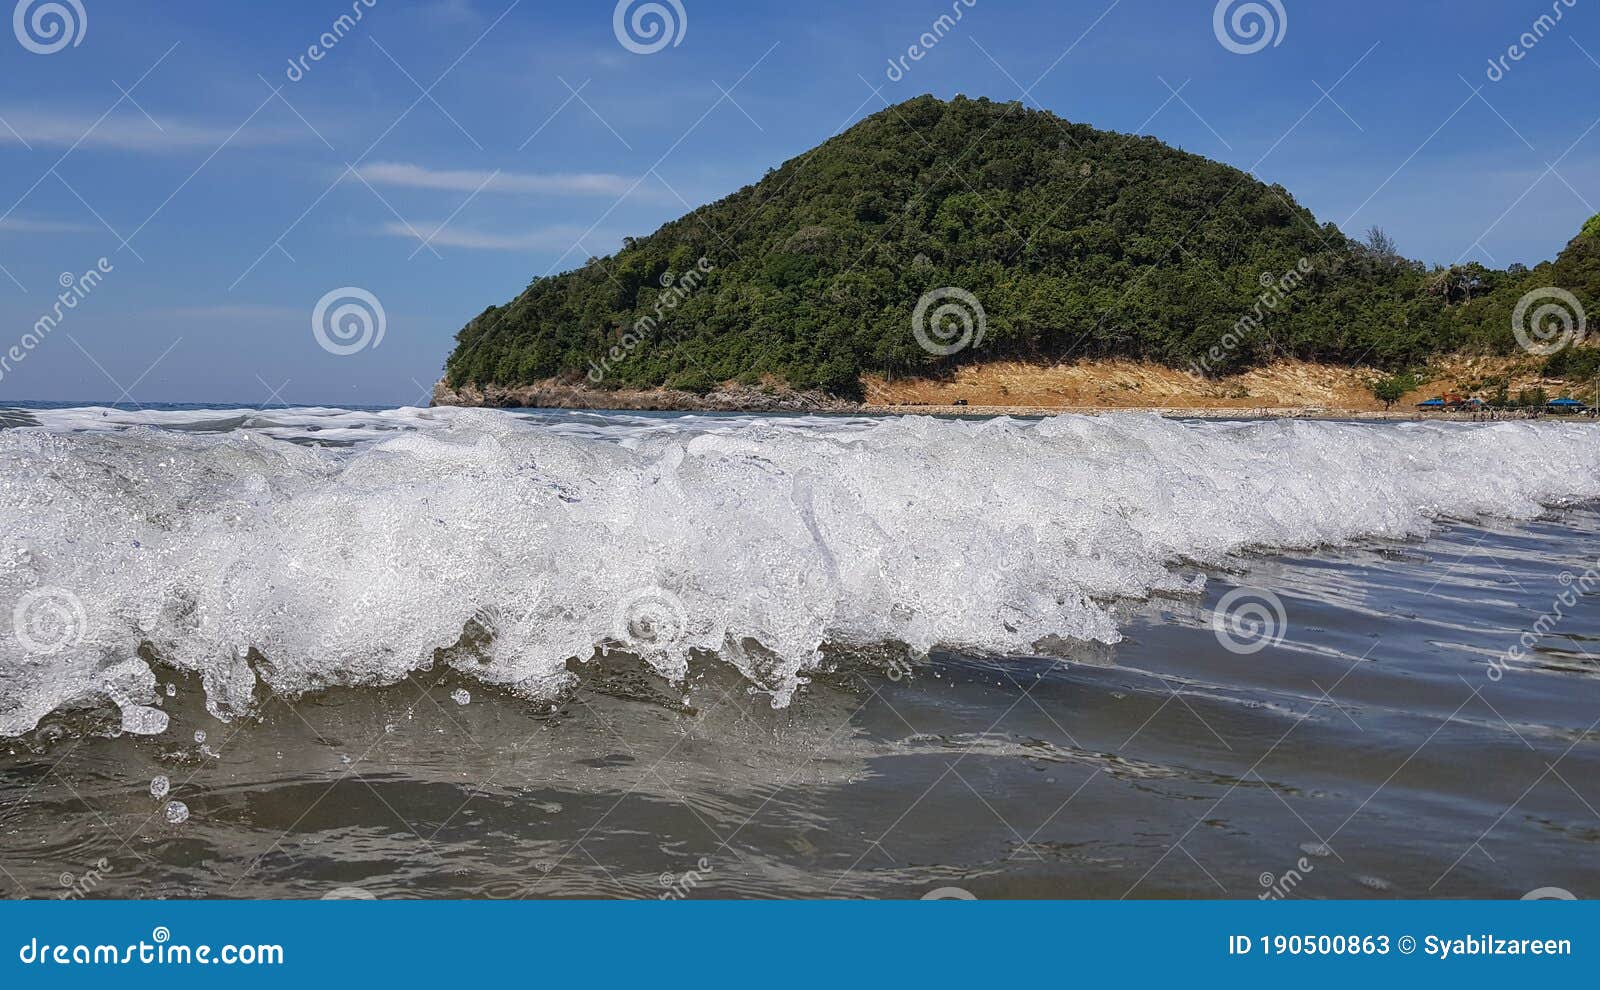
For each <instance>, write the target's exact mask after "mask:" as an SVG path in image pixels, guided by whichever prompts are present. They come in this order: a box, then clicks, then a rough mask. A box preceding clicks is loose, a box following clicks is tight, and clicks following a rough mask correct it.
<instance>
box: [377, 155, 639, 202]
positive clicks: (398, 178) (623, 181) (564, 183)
mask: <svg viewBox="0 0 1600 990" xmlns="http://www.w3.org/2000/svg"><path fill="white" fill-rule="evenodd" d="M356 171H357V173H359V174H360V176H361V178H363V179H365V180H366V181H368V182H370V183H372V184H373V185H375V186H378V185H386V186H404V187H406V188H410V189H446V190H450V191H453V192H468V193H470V192H473V191H474V190H476V189H478V188H480V187H481V188H482V189H483V191H484V192H496V193H526V194H535V195H557V196H613V197H621V196H623V195H625V194H626V193H627V192H628V191H629V190H631V189H634V188H635V186H636V185H638V183H637V182H636V180H633V179H629V178H627V177H626V176H621V175H612V174H609V173H605V172H572V173H548V174H544V175H535V174H529V173H519V172H499V173H495V172H484V171H478V170H472V169H432V168H428V167H427V166H424V165H411V164H407V163H404V162H373V163H372V164H370V165H363V166H361V167H360V168H358V169H356Z"/></svg>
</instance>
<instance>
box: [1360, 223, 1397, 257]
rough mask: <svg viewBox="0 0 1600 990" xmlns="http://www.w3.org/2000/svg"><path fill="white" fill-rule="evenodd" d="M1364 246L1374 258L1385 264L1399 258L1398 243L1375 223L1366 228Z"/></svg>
mask: <svg viewBox="0 0 1600 990" xmlns="http://www.w3.org/2000/svg"><path fill="white" fill-rule="evenodd" d="M1366 247H1367V250H1368V251H1369V252H1371V253H1372V256H1373V257H1374V258H1377V259H1378V260H1380V261H1382V262H1385V263H1386V264H1391V265H1392V264H1394V263H1395V262H1397V261H1399V260H1400V245H1398V244H1396V243H1395V240H1394V238H1393V237H1390V236H1389V235H1388V234H1386V233H1384V231H1383V228H1382V227H1379V226H1377V225H1373V226H1371V227H1368V228H1367V240H1366Z"/></svg>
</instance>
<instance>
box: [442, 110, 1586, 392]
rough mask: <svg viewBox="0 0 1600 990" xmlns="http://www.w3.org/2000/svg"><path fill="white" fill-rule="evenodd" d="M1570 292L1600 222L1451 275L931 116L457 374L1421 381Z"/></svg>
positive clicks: (778, 181) (1104, 144)
mask: <svg viewBox="0 0 1600 990" xmlns="http://www.w3.org/2000/svg"><path fill="white" fill-rule="evenodd" d="M1551 285H1555V286H1561V287H1564V288H1566V289H1568V290H1570V291H1571V292H1573V293H1575V294H1576V295H1577V296H1578V298H1579V299H1580V300H1581V301H1582V304H1583V305H1584V306H1585V307H1587V308H1588V309H1589V311H1590V312H1597V313H1600V307H1597V305H1596V302H1597V300H1600V217H1597V218H1595V220H1591V221H1590V222H1589V224H1588V225H1587V226H1586V227H1585V228H1584V232H1583V233H1582V234H1581V235H1580V236H1579V237H1578V238H1577V239H1576V240H1574V241H1573V243H1572V244H1571V245H1570V246H1569V247H1568V249H1567V250H1566V251H1565V252H1563V254H1562V255H1561V257H1560V258H1559V259H1557V260H1556V261H1553V262H1548V263H1545V264H1542V265H1540V266H1538V267H1537V268H1534V269H1531V270H1529V269H1527V268H1524V267H1522V266H1512V268H1510V269H1508V270H1505V271H1498V270H1494V269H1490V268H1486V267H1484V266H1482V265H1480V264H1476V263H1472V264H1466V265H1457V266H1453V267H1450V268H1431V269H1430V268H1428V267H1427V266H1425V265H1422V264H1421V263H1418V262H1412V261H1408V260H1406V259H1404V258H1403V257H1401V255H1400V254H1399V252H1398V250H1397V249H1396V247H1395V245H1394V244H1393V242H1392V241H1391V240H1390V239H1389V238H1387V237H1386V236H1385V235H1383V233H1382V232H1381V231H1379V230H1376V229H1374V230H1372V231H1369V232H1368V233H1367V235H1366V236H1365V237H1364V238H1363V239H1362V240H1359V241H1358V240H1355V239H1352V238H1351V237H1348V236H1346V235H1345V234H1344V233H1343V232H1341V231H1340V230H1339V229H1338V228H1337V227H1335V226H1334V225H1332V224H1319V223H1318V222H1317V220H1316V218H1315V217H1314V216H1312V214H1311V213H1310V212H1309V211H1308V210H1306V209H1305V208H1303V207H1301V206H1300V205H1299V204H1297V203H1296V202H1295V201H1294V199H1293V197H1291V196H1290V195H1289V193H1288V192H1287V191H1286V190H1284V189H1283V188H1282V187H1280V186H1275V185H1266V184H1264V183H1261V182H1258V181H1257V180H1255V179H1254V178H1252V177H1251V176H1249V175H1247V174H1246V173H1244V172H1241V171H1239V170H1237V169H1235V168H1232V167H1230V166H1227V165H1222V164H1219V163H1217V162H1213V161H1210V160H1208V159H1206V158H1203V157H1200V156H1197V155H1192V154H1188V153H1185V152H1183V151H1179V150H1177V149H1174V148H1171V147H1169V146H1167V145H1165V144H1163V143H1161V142H1160V141H1157V140H1155V139H1153V138H1148V137H1133V136H1128V135H1123V134H1115V133H1110V132H1106V131H1100V130H1096V129H1094V128H1092V127H1089V126H1086V125H1084V124H1075V123H1071V122H1068V121H1065V120H1062V119H1060V118H1058V117H1056V116H1054V115H1053V114H1049V113H1046V112H1043V111H1033V110H1028V109H1025V108H1023V107H1022V106H1020V105H1019V104H1015V103H1012V104H1001V103H993V102H990V101H989V100H986V99H978V100H969V99H966V98H961V97H958V98H956V99H955V100H953V101H951V102H948V103H947V102H944V101H941V100H938V99H935V98H934V97H931V96H923V97H918V98H916V99H914V100H911V101H909V102H906V103H902V104H900V105H898V106H895V107H891V108H889V109H886V110H884V111H883V112H881V113H878V114H875V115H873V116H871V117H868V118H867V119H865V120H863V121H861V122H860V123H859V124H857V125H856V126H854V127H852V128H851V129H850V130H848V131H846V132H845V133H843V134H841V135H839V136H837V137H835V138H833V139H832V140H830V141H828V142H826V143H824V144H823V145H821V146H819V147H818V148H816V149H814V150H813V151H811V152H809V153H808V154H806V155H803V156H801V157H800V158H797V159H794V160H793V161H790V162H786V163H784V164H783V165H782V166H781V167H779V168H777V169H775V170H773V171H771V172H769V173H768V174H767V176H766V177H765V178H764V179H762V180H761V181H760V182H759V183H756V184H755V185H752V186H747V187H745V188H744V189H741V190H739V191H738V192H736V193H734V194H733V195H731V196H729V197H727V198H726V199H723V200H721V201H719V202H716V203H713V204H710V205H708V206H705V207H702V208H700V209H697V210H695V211H693V212H692V213H690V214H688V215H687V216H684V217H682V218H681V219H678V220H675V221H673V222H671V223H669V224H667V225H666V226H664V227H662V228H661V229H660V230H658V231H656V232H655V233H654V234H651V235H650V236H648V237H641V238H638V239H632V238H630V239H629V240H628V241H627V242H626V244H625V246H624V248H623V250H622V251H621V252H619V253H618V254H616V255H615V256H612V257H609V258H601V259H591V260H590V261H589V263H588V264H586V265H585V266H584V267H582V268H580V269H577V270H575V271H571V272H567V273H564V274H560V275H556V276H552V277H549V278H541V279H538V280H536V281H535V282H533V283H532V284H531V285H529V286H528V288H527V290H526V291H525V292H523V293H522V294H521V295H520V296H518V297H517V298H516V299H514V300H512V301H511V302H509V303H508V304H506V305H504V306H492V307H490V308H489V309H487V310H485V311H484V312H483V313H481V314H480V315H479V316H478V317H476V318H475V319H473V320H472V321H471V322H470V323H468V324H467V326H466V327H465V328H463V329H462V330H461V332H460V333H459V334H458V335H457V341H458V344H457V347H456V350H455V353H454V354H452V355H451V357H450V359H449V361H448V363H447V366H446V377H447V380H448V382H449V383H450V384H451V385H453V386H457V387H459V386H462V385H468V384H477V385H484V384H496V385H501V386H516V385H524V384H532V383H536V382H541V381H545V380H548V379H562V380H566V381H569V382H574V383H577V382H582V381H584V380H585V379H587V380H588V381H589V382H590V383H591V384H595V385H600V386H603V387H608V388H611V387H651V386H658V385H666V386H670V387H673V388H681V389H686V390H690V391H702V392H703V391H705V390H708V389H710V388H712V387H714V386H715V385H717V384H720V383H722V382H725V381H740V382H744V383H755V382H757V381H760V380H762V379H764V378H767V377H769V376H771V377H775V378H778V379H781V380H783V381H785V382H787V383H788V384H789V385H791V386H793V387H796V388H802V389H804V388H822V389H825V390H828V391H830V392H833V393H834V394H837V395H841V396H851V397H853V396H856V395H858V394H859V390H860V383H859V377H860V375H861V374H862V373H865V372H875V373H879V374H884V375H888V376H896V375H905V374H919V375H938V374H942V373H945V372H948V371H949V370H950V369H951V368H953V367H954V366H955V365H956V364H957V363H959V362H963V361H987V360H998V359H1018V358H1021V359H1030V360H1031V359H1039V360H1054V359H1063V358H1071V357H1126V358H1134V359H1145V360H1153V361H1157V362H1161V363H1164V364H1168V365H1171V366H1174V367H1189V368H1193V369H1195V370H1197V371H1198V372H1200V373H1204V374H1206V375H1211V376H1216V375H1223V374H1228V373H1232V372H1237V371H1240V370H1243V369H1245V368H1248V367H1250V366H1253V365H1256V364H1259V363H1261V362H1264V361H1267V360H1271V359H1274V358H1281V357H1292V358H1299V359H1304V360H1313V361H1326V362H1336V363H1366V364H1373V365H1377V366H1380V367H1386V368H1391V369H1395V370H1403V369H1405V368H1407V367H1409V366H1413V365H1417V364H1420V363H1422V362H1424V361H1425V360H1426V359H1427V358H1428V357H1429V356H1431V355H1434V354H1438V353H1442V352H1448V351H1482V352H1507V351H1510V350H1511V349H1513V348H1515V347H1516V340H1515V338H1514V336H1513V334H1512V329H1511V327H1512V313H1513V310H1514V309H1515V307H1516V305H1517V302H1518V300H1519V298H1520V297H1521V296H1522V294H1523V293H1525V292H1526V291H1528V290H1530V289H1533V288H1538V287H1544V286H1551ZM944 287H954V288H958V289H962V290H965V291H966V292H970V293H971V294H972V295H973V296H975V297H976V298H977V300H978V302H979V303H980V304H981V307H982V310H983V320H982V325H983V327H984V333H983V337H982V341H981V343H975V344H974V345H973V346H968V347H965V348H963V349H959V350H957V351H956V352H955V353H950V354H942V353H932V352H931V350H930V349H928V348H926V347H924V346H923V345H922V344H921V343H919V341H918V338H917V336H916V335H915V334H913V332H912V328H913V315H914V313H915V312H916V310H917V307H918V303H919V300H921V299H923V297H924V296H925V294H927V293H929V292H930V291H933V290H936V289H940V288H944ZM1583 353H1584V354H1590V353H1592V352H1583ZM1558 357H1559V355H1558ZM1566 360H1574V358H1572V357H1568V358H1567V359H1566ZM1579 360H1589V358H1587V357H1585V358H1579Z"/></svg>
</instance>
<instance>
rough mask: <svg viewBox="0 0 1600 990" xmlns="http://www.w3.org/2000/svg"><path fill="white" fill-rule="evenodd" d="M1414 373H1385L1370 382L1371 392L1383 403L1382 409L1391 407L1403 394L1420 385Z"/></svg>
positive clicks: (1385, 409) (1386, 409)
mask: <svg viewBox="0 0 1600 990" xmlns="http://www.w3.org/2000/svg"><path fill="white" fill-rule="evenodd" d="M1420 384H1421V382H1419V381H1418V380H1417V376H1416V375H1409V374H1407V375H1385V376H1384V377H1382V378H1379V379H1378V380H1377V381H1375V382H1373V383H1372V394H1373V395H1375V396H1377V398H1378V401H1379V402H1382V403H1383V408H1384V411H1385V412H1387V411H1388V410H1389V409H1391V408H1393V406H1394V404H1395V403H1396V402H1399V401H1400V400H1401V399H1402V398H1404V397H1405V394H1406V393H1407V392H1409V391H1411V390H1412V389H1414V388H1416V387H1417V386H1418V385H1420Z"/></svg>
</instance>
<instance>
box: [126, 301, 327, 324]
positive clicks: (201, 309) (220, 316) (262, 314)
mask: <svg viewBox="0 0 1600 990" xmlns="http://www.w3.org/2000/svg"><path fill="white" fill-rule="evenodd" d="M310 312H311V311H310V309H303V310H302V309H295V308H293V307H291V306H272V305H267V304H265V303H222V304H219V305H214V306H179V307H174V308H172V309H162V310H156V311H155V315H157V316H159V317H162V318H165V319H180V320H201V321H205V320H225V321H228V322H234V321H242V320H252V321H269V322H279V321H292V320H300V321H304V320H305V319H306V317H307V314H308V313H310Z"/></svg>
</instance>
